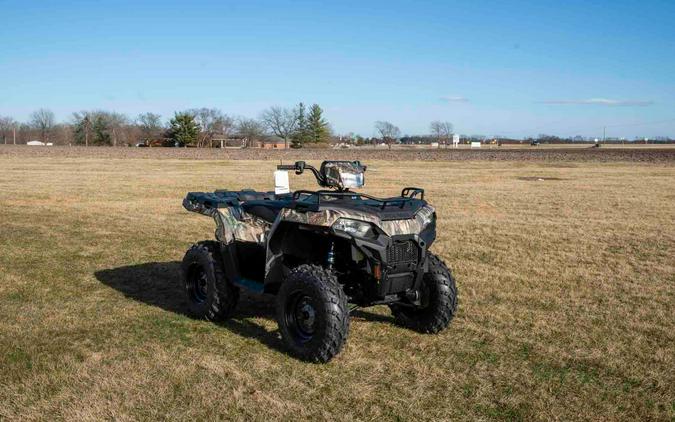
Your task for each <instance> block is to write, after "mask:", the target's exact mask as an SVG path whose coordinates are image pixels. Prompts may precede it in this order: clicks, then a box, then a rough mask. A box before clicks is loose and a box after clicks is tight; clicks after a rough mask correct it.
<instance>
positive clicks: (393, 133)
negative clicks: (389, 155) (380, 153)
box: [375, 121, 401, 149]
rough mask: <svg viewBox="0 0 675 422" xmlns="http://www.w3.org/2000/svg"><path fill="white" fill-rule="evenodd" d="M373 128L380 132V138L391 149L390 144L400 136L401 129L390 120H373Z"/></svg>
mask: <svg viewBox="0 0 675 422" xmlns="http://www.w3.org/2000/svg"><path fill="white" fill-rule="evenodd" d="M375 129H377V131H378V132H379V133H380V137H381V138H382V140H383V141H384V142H385V143H386V144H387V146H389V149H391V144H392V143H393V142H394V141H396V139H398V137H399V136H401V130H400V129H399V128H398V127H396V126H394V125H393V124H392V123H390V122H381V121H377V122H375Z"/></svg>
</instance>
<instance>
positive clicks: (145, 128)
mask: <svg viewBox="0 0 675 422" xmlns="http://www.w3.org/2000/svg"><path fill="white" fill-rule="evenodd" d="M136 125H137V126H138V128H139V129H140V131H141V136H142V137H143V140H144V141H145V142H148V141H150V140H151V139H153V138H157V137H159V134H160V133H161V132H162V130H163V129H164V128H163V127H162V117H161V116H160V115H159V114H154V113H142V114H139V115H138V117H136Z"/></svg>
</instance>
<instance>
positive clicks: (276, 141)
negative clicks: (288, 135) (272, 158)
mask: <svg viewBox="0 0 675 422" xmlns="http://www.w3.org/2000/svg"><path fill="white" fill-rule="evenodd" d="M257 146H258V147H259V148H263V149H285V148H286V142H285V141H284V140H283V139H282V138H280V137H278V136H270V137H267V138H265V139H263V140H261V141H259V142H258V145H257Z"/></svg>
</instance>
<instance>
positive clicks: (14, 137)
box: [12, 126, 16, 145]
mask: <svg viewBox="0 0 675 422" xmlns="http://www.w3.org/2000/svg"><path fill="white" fill-rule="evenodd" d="M12 137H13V139H14V145H16V126H15V127H13V128H12Z"/></svg>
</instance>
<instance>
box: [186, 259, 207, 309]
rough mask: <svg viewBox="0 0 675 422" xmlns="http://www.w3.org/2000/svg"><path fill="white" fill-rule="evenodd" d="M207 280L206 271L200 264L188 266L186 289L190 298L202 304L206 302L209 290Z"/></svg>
mask: <svg viewBox="0 0 675 422" xmlns="http://www.w3.org/2000/svg"><path fill="white" fill-rule="evenodd" d="M208 285H209V281H208V279H207V278H206V272H205V271H204V269H203V268H202V267H201V266H200V265H193V266H192V267H191V268H190V271H189V273H188V279H187V290H188V295H189V296H190V300H192V301H193V302H195V303H199V304H202V303H204V302H206V298H207V296H208V292H209V286H208Z"/></svg>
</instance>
